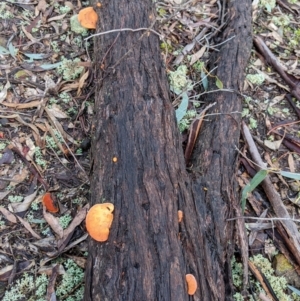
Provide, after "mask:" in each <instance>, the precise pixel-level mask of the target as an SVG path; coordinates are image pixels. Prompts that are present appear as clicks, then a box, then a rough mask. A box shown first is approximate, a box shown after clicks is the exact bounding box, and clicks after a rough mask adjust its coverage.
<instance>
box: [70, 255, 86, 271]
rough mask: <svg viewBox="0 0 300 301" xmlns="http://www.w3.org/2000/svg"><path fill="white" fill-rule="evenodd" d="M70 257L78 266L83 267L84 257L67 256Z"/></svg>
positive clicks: (84, 263)
mask: <svg viewBox="0 0 300 301" xmlns="http://www.w3.org/2000/svg"><path fill="white" fill-rule="evenodd" d="M68 257H69V258H71V259H72V260H73V261H75V263H76V264H77V265H78V266H80V267H81V268H83V269H84V268H85V265H86V259H85V258H84V257H79V256H68Z"/></svg>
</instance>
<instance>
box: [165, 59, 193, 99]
mask: <svg viewBox="0 0 300 301" xmlns="http://www.w3.org/2000/svg"><path fill="white" fill-rule="evenodd" d="M187 71H188V68H187V66H185V65H181V66H179V67H178V68H177V70H176V71H170V73H169V81H170V89H171V91H172V92H174V93H175V94H177V95H178V94H181V93H182V92H183V91H188V90H190V89H191V88H192V82H191V81H190V80H189V79H188V78H187Z"/></svg>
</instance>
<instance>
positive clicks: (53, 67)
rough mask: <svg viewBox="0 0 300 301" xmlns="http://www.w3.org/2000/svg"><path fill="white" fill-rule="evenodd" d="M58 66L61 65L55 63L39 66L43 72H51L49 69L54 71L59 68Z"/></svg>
mask: <svg viewBox="0 0 300 301" xmlns="http://www.w3.org/2000/svg"><path fill="white" fill-rule="evenodd" d="M60 65H61V62H59V63H55V64H43V65H40V67H41V68H43V69H45V70H51V69H55V68H57V67H59V66H60Z"/></svg>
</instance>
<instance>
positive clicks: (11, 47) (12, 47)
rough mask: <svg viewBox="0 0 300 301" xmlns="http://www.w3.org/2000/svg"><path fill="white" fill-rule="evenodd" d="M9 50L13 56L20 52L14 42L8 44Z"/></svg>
mask: <svg viewBox="0 0 300 301" xmlns="http://www.w3.org/2000/svg"><path fill="white" fill-rule="evenodd" d="M8 50H9V53H10V54H11V56H12V57H14V58H15V57H16V55H17V53H18V52H19V49H18V48H16V47H15V46H14V45H13V44H12V43H9V44H8Z"/></svg>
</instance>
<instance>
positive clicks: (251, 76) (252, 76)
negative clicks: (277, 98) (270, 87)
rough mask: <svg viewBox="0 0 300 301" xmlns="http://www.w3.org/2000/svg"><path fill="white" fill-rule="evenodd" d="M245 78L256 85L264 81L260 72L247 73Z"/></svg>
mask: <svg viewBox="0 0 300 301" xmlns="http://www.w3.org/2000/svg"><path fill="white" fill-rule="evenodd" d="M246 79H247V80H248V81H249V82H250V83H252V84H256V85H258V86H259V85H261V84H262V83H263V82H264V81H265V76H264V75H263V74H262V73H258V74H247V75H246Z"/></svg>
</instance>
